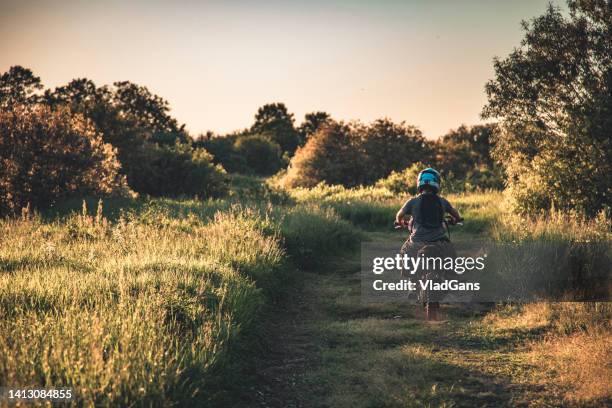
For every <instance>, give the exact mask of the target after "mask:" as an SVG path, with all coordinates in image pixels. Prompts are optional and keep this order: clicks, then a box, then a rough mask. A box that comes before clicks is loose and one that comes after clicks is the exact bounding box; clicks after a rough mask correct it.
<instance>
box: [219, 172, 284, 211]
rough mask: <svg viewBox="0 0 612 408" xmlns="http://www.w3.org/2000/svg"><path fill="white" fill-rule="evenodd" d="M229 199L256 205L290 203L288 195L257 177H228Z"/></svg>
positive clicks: (239, 175) (233, 175)
mask: <svg viewBox="0 0 612 408" xmlns="http://www.w3.org/2000/svg"><path fill="white" fill-rule="evenodd" d="M229 198H231V199H232V200H233V201H237V202H241V203H245V202H251V203H256V204H265V203H272V204H276V205H279V204H287V203H289V202H290V201H291V197H290V196H289V194H288V193H287V192H286V191H285V190H282V189H280V188H278V187H276V186H274V185H272V184H271V183H269V182H267V181H265V180H262V179H259V178H257V177H252V176H245V175H241V174H232V175H231V176H230V192H229Z"/></svg>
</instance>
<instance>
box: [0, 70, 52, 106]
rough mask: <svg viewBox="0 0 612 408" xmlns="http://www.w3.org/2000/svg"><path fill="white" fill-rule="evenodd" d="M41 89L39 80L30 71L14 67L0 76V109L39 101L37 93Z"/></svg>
mask: <svg viewBox="0 0 612 408" xmlns="http://www.w3.org/2000/svg"><path fill="white" fill-rule="evenodd" d="M42 88H43V86H42V84H41V83H40V78H39V77H37V76H35V75H34V74H33V73H32V71H31V70H29V69H28V68H24V67H22V66H20V65H15V66H12V67H10V68H9V70H8V71H7V72H5V73H3V74H2V76H0V108H2V109H3V110H4V109H8V108H9V107H10V106H11V105H14V104H31V103H36V102H38V100H39V94H38V91H40V90H41V89H42Z"/></svg>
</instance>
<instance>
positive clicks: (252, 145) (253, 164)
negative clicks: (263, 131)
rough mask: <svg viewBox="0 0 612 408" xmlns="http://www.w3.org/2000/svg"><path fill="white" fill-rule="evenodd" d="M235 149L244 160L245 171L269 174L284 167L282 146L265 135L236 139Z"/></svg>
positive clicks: (261, 174)
mask: <svg viewBox="0 0 612 408" xmlns="http://www.w3.org/2000/svg"><path fill="white" fill-rule="evenodd" d="M234 150H235V151H236V154H238V155H239V156H240V157H242V159H243V160H244V168H243V169H242V170H243V172H245V173H251V174H257V175H260V176H269V175H271V174H274V173H276V172H277V171H279V170H280V169H281V168H282V167H283V160H282V157H281V148H280V146H279V145H278V144H277V143H275V142H273V141H271V140H270V139H269V138H267V137H265V136H263V135H250V136H243V137H240V138H238V139H236V142H235V143H234Z"/></svg>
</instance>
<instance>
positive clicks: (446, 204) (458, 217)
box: [442, 198, 463, 223]
mask: <svg viewBox="0 0 612 408" xmlns="http://www.w3.org/2000/svg"><path fill="white" fill-rule="evenodd" d="M442 204H443V207H444V210H445V211H446V212H447V213H449V214H450V215H451V217H453V221H454V222H456V223H457V222H461V221H463V218H461V215H460V214H459V211H457V210H455V207H453V206H452V205H451V203H449V202H448V200H446V199H445V198H442Z"/></svg>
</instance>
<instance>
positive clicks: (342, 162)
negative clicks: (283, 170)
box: [282, 122, 364, 187]
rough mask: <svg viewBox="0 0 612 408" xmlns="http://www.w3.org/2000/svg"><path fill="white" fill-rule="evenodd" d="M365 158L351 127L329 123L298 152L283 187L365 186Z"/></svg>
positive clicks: (283, 181)
mask: <svg viewBox="0 0 612 408" xmlns="http://www.w3.org/2000/svg"><path fill="white" fill-rule="evenodd" d="M362 161H363V155H362V154H361V152H360V151H359V140H358V136H357V135H356V134H355V133H354V132H353V131H352V129H351V128H350V126H348V125H345V124H342V123H336V122H332V123H327V124H325V125H323V126H322V127H321V129H320V130H319V131H318V132H317V133H315V134H314V135H312V136H311V137H310V138H309V139H308V142H307V143H306V145H305V146H304V147H301V148H299V149H298V150H297V151H296V153H295V156H294V157H293V159H292V160H291V164H290V166H289V170H288V171H287V175H286V176H285V177H284V179H283V180H282V184H284V185H285V186H287V187H314V186H316V185H317V184H319V183H320V182H326V183H328V184H342V185H344V186H348V187H352V186H357V185H359V184H362V182H363V173H364V169H363V163H362Z"/></svg>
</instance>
